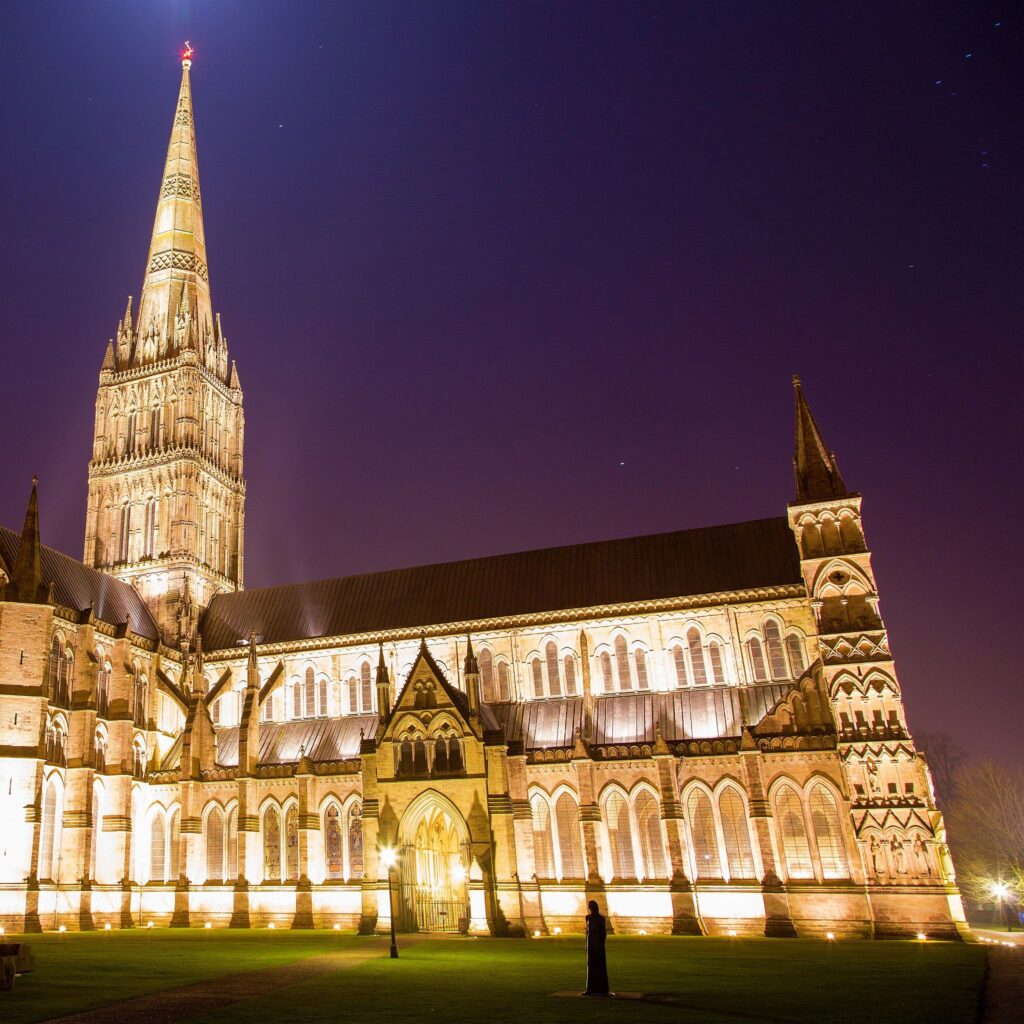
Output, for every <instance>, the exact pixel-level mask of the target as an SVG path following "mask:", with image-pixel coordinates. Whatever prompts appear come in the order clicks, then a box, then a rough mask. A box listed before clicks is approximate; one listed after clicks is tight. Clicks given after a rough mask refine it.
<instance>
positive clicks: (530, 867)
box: [508, 753, 547, 935]
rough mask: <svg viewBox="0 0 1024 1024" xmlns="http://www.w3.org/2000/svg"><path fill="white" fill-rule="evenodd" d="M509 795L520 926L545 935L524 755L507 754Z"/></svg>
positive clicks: (545, 926)
mask: <svg viewBox="0 0 1024 1024" xmlns="http://www.w3.org/2000/svg"><path fill="white" fill-rule="evenodd" d="M508 782H509V786H508V788H509V797H510V800H511V803H512V829H513V835H514V836H515V844H516V867H517V873H518V882H519V900H520V905H521V907H522V911H521V913H522V916H523V927H524V928H526V930H527V931H528V932H530V933H531V934H532V933H534V932H540V933H541V934H542V935H546V934H547V925H546V923H545V921H544V911H543V907H542V906H541V896H540V885H539V884H538V882H537V862H536V858H535V854H534V849H533V815H532V814H531V813H530V801H529V798H528V794H527V785H526V755H525V754H522V753H517V754H510V755H509V757H508Z"/></svg>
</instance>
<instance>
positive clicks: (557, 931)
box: [555, 928, 643, 935]
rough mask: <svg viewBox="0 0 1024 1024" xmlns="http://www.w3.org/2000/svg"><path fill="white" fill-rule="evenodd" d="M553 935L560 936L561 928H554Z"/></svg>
mask: <svg viewBox="0 0 1024 1024" xmlns="http://www.w3.org/2000/svg"><path fill="white" fill-rule="evenodd" d="M555 934H556V935H561V934H562V929H561V928H556V929H555ZM640 934H641V935H643V932H641V933H640Z"/></svg>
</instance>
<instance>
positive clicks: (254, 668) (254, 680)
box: [245, 633, 260, 693]
mask: <svg viewBox="0 0 1024 1024" xmlns="http://www.w3.org/2000/svg"><path fill="white" fill-rule="evenodd" d="M245 688H246V689H247V690H255V691H256V692H257V693H259V689H260V663H259V659H258V658H257V656H256V634H255V633H250V634H249V663H248V664H247V665H246V669H245Z"/></svg>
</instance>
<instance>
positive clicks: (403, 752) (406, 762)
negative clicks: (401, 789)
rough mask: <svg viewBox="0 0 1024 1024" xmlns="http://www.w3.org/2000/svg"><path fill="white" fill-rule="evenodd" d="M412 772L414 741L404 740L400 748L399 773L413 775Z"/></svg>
mask: <svg viewBox="0 0 1024 1024" xmlns="http://www.w3.org/2000/svg"><path fill="white" fill-rule="evenodd" d="M412 773H413V762H412V741H411V740H402V743H401V745H400V746H399V748H398V774H399V775H412Z"/></svg>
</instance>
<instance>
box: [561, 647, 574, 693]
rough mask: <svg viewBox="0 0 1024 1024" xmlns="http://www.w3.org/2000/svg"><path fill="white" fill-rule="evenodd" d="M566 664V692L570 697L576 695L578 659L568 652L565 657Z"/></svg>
mask: <svg viewBox="0 0 1024 1024" xmlns="http://www.w3.org/2000/svg"><path fill="white" fill-rule="evenodd" d="M564 664H565V692H566V693H567V694H568V695H569V696H570V697H575V696H576V659H575V658H574V657H573V656H572V655H571V654H567V655H566V656H565V659H564Z"/></svg>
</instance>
